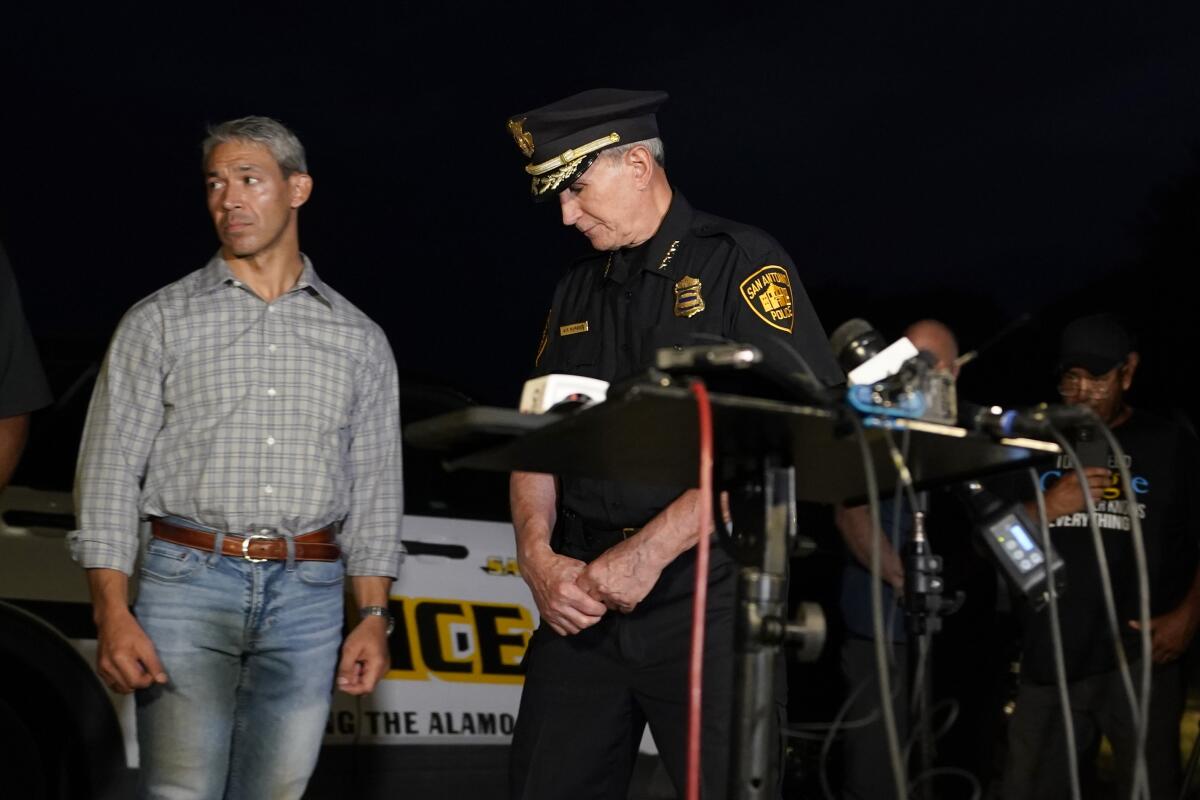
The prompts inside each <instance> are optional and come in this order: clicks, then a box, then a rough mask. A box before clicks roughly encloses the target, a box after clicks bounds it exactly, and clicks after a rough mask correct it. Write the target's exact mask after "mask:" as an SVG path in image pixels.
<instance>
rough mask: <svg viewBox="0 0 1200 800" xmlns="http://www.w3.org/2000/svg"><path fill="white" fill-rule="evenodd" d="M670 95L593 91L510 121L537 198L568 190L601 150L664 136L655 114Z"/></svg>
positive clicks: (511, 130) (581, 93)
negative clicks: (526, 161) (659, 132)
mask: <svg viewBox="0 0 1200 800" xmlns="http://www.w3.org/2000/svg"><path fill="white" fill-rule="evenodd" d="M666 99H667V93H666V92H657V91H635V90H631V89H589V90H588V91H586V92H580V93H579V94H573V95H571V96H570V97H567V98H564V99H562V100H558V101H556V102H554V103H551V104H549V105H546V106H542V107H541V108H537V109H534V110H533V111H526V112H525V113H524V114H517V115H516V116H514V117H512V118H511V119H509V121H508V131H509V133H511V134H512V137H513V139H514V140H515V141H516V143H517V146H518V147H519V148H521V152H522V153H523V154H524V155H525V157H526V158H528V159H529V164H528V165H527V166H526V167H525V171H526V172H527V173H529V174H530V175H531V176H533V182H532V185H531V186H530V191H531V192H532V194H533V199H534V200H545V199H548V198H549V197H552V196H553V195H555V194H557V193H559V192H561V191H562V190H563V189H566V188H567V187H568V186H570V185H571V184H572V183H574V182H575V179H576V178H578V177H579V176H580V175H582V174H583V173H584V172H586V171H587V169H588V167H590V166H591V165H592V162H594V161H595V160H596V157H597V154H598V153H599V152H600V151H601V150H604V149H606V148H609V147H614V146H616V145H619V144H629V143H630V142H639V141H642V140H644V139H653V138H655V137H656V136H658V121H657V120H656V119H655V118H654V112H655V111H657V110H658V107H659V106H661V105H662V104H663V103H664V102H665V101H666Z"/></svg>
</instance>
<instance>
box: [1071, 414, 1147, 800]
mask: <svg viewBox="0 0 1200 800" xmlns="http://www.w3.org/2000/svg"><path fill="white" fill-rule="evenodd" d="M1096 425H1097V427H1099V428H1101V429H1102V430H1103V429H1106V428H1107V426H1105V425H1104V424H1103V423H1101V422H1099V421H1097V423H1096ZM1050 433H1051V434H1052V435H1053V436H1054V439H1055V441H1057V442H1058V446H1059V447H1061V448H1062V451H1063V452H1064V453H1065V454H1066V455H1067V458H1068V459H1070V461H1071V463H1072V464H1074V465H1075V467H1076V469H1075V470H1074V472H1075V477H1076V478H1077V479H1078V481H1079V486H1080V489H1081V490H1082V491H1083V499H1084V504H1085V505H1086V507H1087V515H1088V523H1089V527H1090V528H1091V531H1092V546H1093V547H1094V549H1095V551H1096V564H1097V568H1098V571H1099V574H1100V586H1101V589H1102V593H1103V595H1104V611H1105V616H1106V618H1107V620H1108V627H1109V632H1110V633H1111V634H1112V638H1113V650H1114V652H1115V654H1116V657H1117V671H1118V672H1119V673H1120V675H1121V683H1122V685H1123V686H1124V688H1125V694H1126V697H1127V698H1128V700H1129V710H1130V713H1131V714H1132V716H1133V723H1134V730H1135V737H1137V738H1136V739H1135V740H1136V741H1143V742H1144V739H1143V738H1140V737H1144V735H1145V728H1144V726H1145V719H1144V718H1143V716H1142V712H1141V709H1142V704H1141V703H1139V702H1138V697H1137V693H1136V692H1135V691H1134V688H1133V678H1132V676H1131V673H1130V671H1129V660H1128V659H1127V658H1126V656H1125V648H1124V646H1123V645H1122V644H1121V626H1120V622H1119V621H1118V620H1117V605H1116V600H1114V598H1113V587H1112V574H1111V573H1110V571H1109V569H1108V555H1107V553H1106V552H1105V550H1104V539H1103V537H1102V536H1101V534H1100V525H1099V524H1098V522H1097V520H1096V503H1095V501H1093V500H1092V492H1091V487H1090V486H1089V485H1088V482H1087V476H1086V475H1084V473H1083V470H1082V469H1081V468H1080V467H1081V466H1082V465H1081V464H1080V462H1079V455H1078V454H1077V453H1076V452H1075V448H1074V447H1072V446H1071V443H1070V442H1069V441H1067V439H1066V437H1065V436H1063V435H1062V433H1060V432H1059V430H1058V429H1057V428H1055V427H1053V426H1051V427H1050ZM1132 512H1133V509H1132V508H1130V514H1129V517H1130V519H1131V520H1132V518H1133V517H1134V514H1133V513H1132ZM1131 524H1132V523H1131ZM1135 530H1136V531H1137V534H1138V536H1139V540H1140V534H1141V526H1140V525H1138V527H1137V528H1136V529H1135ZM1138 579H1139V582H1141V581H1144V580H1147V578H1146V574H1145V572H1140V573H1139V575H1138ZM1146 667H1147V665H1143V669H1145V668H1146ZM1146 697H1147V698H1149V694H1147V695H1146ZM1134 765H1135V766H1134V781H1133V788H1132V790H1131V796H1132V797H1133V798H1134V800H1136V798H1137V797H1138V795H1139V792H1140V790H1141V789H1142V786H1143V784H1144V783H1145V782H1146V775H1145V754H1144V753H1143V752H1141V750H1140V749H1139V750H1136V751H1135V754H1134Z"/></svg>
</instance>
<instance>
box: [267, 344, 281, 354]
mask: <svg viewBox="0 0 1200 800" xmlns="http://www.w3.org/2000/svg"><path fill="white" fill-rule="evenodd" d="M278 349H279V348H278V347H276V346H275V345H273V344H269V345H267V352H268V353H274V352H275V351H276V350H278Z"/></svg>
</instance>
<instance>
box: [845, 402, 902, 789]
mask: <svg viewBox="0 0 1200 800" xmlns="http://www.w3.org/2000/svg"><path fill="white" fill-rule="evenodd" d="M848 419H849V420H850V422H851V424H852V425H853V427H854V433H855V437H856V438H857V440H858V446H859V452H860V454H861V455H862V460H863V471H864V473H865V475H866V481H867V497H868V498H869V503H870V507H871V616H872V626H873V630H874V634H875V664H876V668H877V671H878V674H879V699H880V707H881V709H882V711H883V725H884V732H885V733H886V735H887V745H888V760H889V762H890V765H891V770H892V780H893V782H894V783H895V787H896V800H905V787H906V786H907V783H908V782H907V780H906V779H905V775H904V773H905V770H904V762H903V761H902V760H901V759H900V737H899V735H898V734H897V733H896V711H895V709H894V708H893V706H892V691H891V685H892V682H891V676H890V675H889V674H888V672H889V671H888V668H887V654H886V651H885V643H884V640H883V587H882V586H881V585H880V584H881V582H880V578H879V573H880V569H879V558H880V549H881V548H880V539H881V538H882V536H883V531H882V530H881V527H880V520H879V516H880V515H879V481H878V480H877V479H876V477H875V464H874V462H873V461H872V459H871V446H870V444H869V443H868V442H867V433H866V431H865V430H864V429H863V425H862V422H861V421H860V420H859V419H858V417H857V416H855V415H853V414H851V415H848Z"/></svg>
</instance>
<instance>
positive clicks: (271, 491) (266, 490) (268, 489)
mask: <svg viewBox="0 0 1200 800" xmlns="http://www.w3.org/2000/svg"><path fill="white" fill-rule="evenodd" d="M263 494H275V487H274V486H264V487H263Z"/></svg>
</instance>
